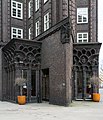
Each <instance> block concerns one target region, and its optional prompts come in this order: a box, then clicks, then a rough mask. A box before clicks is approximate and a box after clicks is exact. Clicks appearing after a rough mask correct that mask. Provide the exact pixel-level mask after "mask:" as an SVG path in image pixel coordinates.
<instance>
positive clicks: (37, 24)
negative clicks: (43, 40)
mask: <svg viewBox="0 0 103 120" xmlns="http://www.w3.org/2000/svg"><path fill="white" fill-rule="evenodd" d="M35 29H36V34H35V36H36V37H37V36H38V35H39V21H37V22H36V23H35Z"/></svg>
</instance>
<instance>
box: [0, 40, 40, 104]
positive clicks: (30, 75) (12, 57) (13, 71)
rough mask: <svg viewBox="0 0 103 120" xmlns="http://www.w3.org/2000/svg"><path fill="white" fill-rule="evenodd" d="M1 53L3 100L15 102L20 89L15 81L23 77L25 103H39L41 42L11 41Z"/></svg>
mask: <svg viewBox="0 0 103 120" xmlns="http://www.w3.org/2000/svg"><path fill="white" fill-rule="evenodd" d="M2 51H3V100H7V101H14V102H16V100H17V95H19V91H20V89H19V87H18V86H15V79H16V78H19V77H23V78H25V79H26V80H27V82H26V83H25V84H24V86H23V94H24V95H26V96H27V97H26V98H27V102H41V42H34V41H30V40H22V39H12V40H11V41H10V42H9V43H8V44H7V45H6V46H4V48H3V49H2Z"/></svg>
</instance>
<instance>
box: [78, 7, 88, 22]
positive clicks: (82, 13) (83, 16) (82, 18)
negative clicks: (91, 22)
mask: <svg viewBox="0 0 103 120" xmlns="http://www.w3.org/2000/svg"><path fill="white" fill-rule="evenodd" d="M83 23H88V8H87V7H85V8H77V24H83Z"/></svg>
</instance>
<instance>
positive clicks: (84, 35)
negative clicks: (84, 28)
mask: <svg viewBox="0 0 103 120" xmlns="http://www.w3.org/2000/svg"><path fill="white" fill-rule="evenodd" d="M77 42H78V43H82V42H88V33H87V32H84V33H77Z"/></svg>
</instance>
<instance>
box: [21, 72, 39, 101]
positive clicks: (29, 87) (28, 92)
mask: <svg viewBox="0 0 103 120" xmlns="http://www.w3.org/2000/svg"><path fill="white" fill-rule="evenodd" d="M22 77H23V78H25V79H26V80H27V83H25V84H24V86H23V95H25V96H26V97H27V102H33V101H36V96H37V87H36V71H35V70H31V71H30V70H22Z"/></svg>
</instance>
